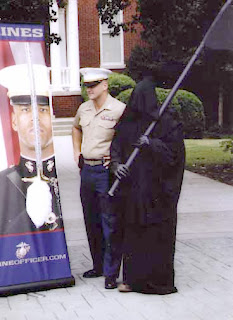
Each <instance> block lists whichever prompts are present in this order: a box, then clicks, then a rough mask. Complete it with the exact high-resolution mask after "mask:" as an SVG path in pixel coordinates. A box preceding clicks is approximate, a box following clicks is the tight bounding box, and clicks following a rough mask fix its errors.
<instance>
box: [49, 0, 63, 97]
mask: <svg viewBox="0 0 233 320" xmlns="http://www.w3.org/2000/svg"><path fill="white" fill-rule="evenodd" d="M51 11H53V12H56V16H55V18H57V20H56V21H50V34H52V33H55V34H58V35H60V33H59V31H60V30H59V16H58V5H57V1H56V0H53V6H52V7H50V12H51ZM50 61H51V69H52V71H51V72H52V90H53V91H59V90H61V56H60V46H59V45H57V44H56V43H52V44H51V45H50Z"/></svg>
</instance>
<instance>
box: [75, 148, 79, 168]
mask: <svg viewBox="0 0 233 320" xmlns="http://www.w3.org/2000/svg"><path fill="white" fill-rule="evenodd" d="M79 157H80V152H75V151H74V161H75V162H76V164H77V165H78V164H79Z"/></svg>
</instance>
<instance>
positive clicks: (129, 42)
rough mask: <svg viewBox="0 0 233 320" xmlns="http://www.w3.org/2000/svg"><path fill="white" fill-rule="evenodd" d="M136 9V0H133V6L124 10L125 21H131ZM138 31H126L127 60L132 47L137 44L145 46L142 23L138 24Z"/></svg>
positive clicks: (125, 48) (125, 47) (125, 49)
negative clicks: (141, 34) (141, 33)
mask: <svg viewBox="0 0 233 320" xmlns="http://www.w3.org/2000/svg"><path fill="white" fill-rule="evenodd" d="M135 10H136V1H135V0H132V1H131V6H130V7H127V8H126V9H125V11H124V22H128V21H131V19H132V15H134V14H135V12H136V11H135ZM136 31H137V32H136V33H134V32H133V33H132V32H130V31H129V32H125V33H124V54H125V61H126V60H128V59H129V57H130V54H131V51H132V49H133V48H134V47H135V46H136V45H140V46H145V45H146V44H145V42H143V41H142V40H141V37H140V32H141V31H142V27H141V25H136Z"/></svg>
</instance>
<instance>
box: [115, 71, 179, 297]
mask: <svg viewBox="0 0 233 320" xmlns="http://www.w3.org/2000/svg"><path fill="white" fill-rule="evenodd" d="M156 113H157V114H158V106H157V101H156V95H155V82H154V81H152V79H151V78H150V77H146V78H144V79H143V80H142V81H141V82H139V83H138V85H137V86H136V88H135V89H134V91H133V93H132V95H131V98H130V101H129V103H128V105H127V108H126V110H125V112H124V114H123V116H122V118H121V120H120V122H119V124H118V125H117V127H116V133H115V136H114V139H113V142H112V146H111V159H112V160H111V162H112V166H113V167H114V165H115V164H116V163H125V162H126V161H127V159H128V157H129V155H130V154H131V152H132V151H133V149H134V147H133V146H132V144H133V143H135V142H136V140H137V139H138V138H139V137H140V136H141V135H142V134H143V133H144V132H145V130H146V129H147V127H148V126H149V124H150V123H151V121H152V120H153V119H152V117H153V116H154V115H155V114H156ZM149 142H150V144H149V145H148V146H143V148H142V149H141V151H140V154H139V155H138V156H137V157H136V159H135V160H134V163H133V164H132V166H131V168H130V176H129V177H127V178H123V179H122V181H121V183H120V186H119V190H118V191H117V192H116V198H117V199H118V198H120V199H121V200H120V204H118V209H119V205H120V210H121V212H122V214H123V224H124V246H123V280H124V283H127V284H128V285H130V286H131V288H132V289H133V291H136V292H142V293H157V294H168V293H172V292H176V291H177V290H176V288H175V286H174V253H175V239H176V222H177V203H178V199H179V195H180V190H181V184H182V179H183V172H184V162H185V149H184V142H183V130H182V125H181V123H180V121H179V120H178V117H177V113H176V111H174V110H172V109H171V108H170V109H167V110H166V111H165V112H164V114H163V115H162V117H161V119H160V120H159V122H158V124H157V126H156V127H155V128H154V130H153V132H152V133H151V134H150V136H149Z"/></svg>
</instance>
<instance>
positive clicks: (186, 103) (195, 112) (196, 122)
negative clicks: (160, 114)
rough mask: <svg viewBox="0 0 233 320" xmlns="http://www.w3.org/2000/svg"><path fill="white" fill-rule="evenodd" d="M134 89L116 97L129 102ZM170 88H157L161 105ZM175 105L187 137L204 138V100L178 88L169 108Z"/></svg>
mask: <svg viewBox="0 0 233 320" xmlns="http://www.w3.org/2000/svg"><path fill="white" fill-rule="evenodd" d="M132 91H133V89H128V90H125V91H122V92H121V93H120V94H119V95H118V96H117V97H116V98H117V99H118V100H120V101H122V102H124V103H126V104H127V103H128V101H129V98H130V95H131V93H132ZM169 92H170V90H168V89H163V88H156V94H157V99H158V104H159V105H160V106H161V105H162V104H163V102H164V101H165V99H166V97H167V95H168V94H169ZM171 107H173V108H174V109H175V110H176V111H177V113H178V115H179V117H180V119H181V121H182V123H183V127H184V136H185V138H202V137H203V133H204V129H205V116H204V110H203V105H202V102H201V101H200V100H199V99H198V98H197V96H196V95H194V94H193V93H191V92H188V91H185V90H178V92H177V93H176V95H175V97H174V98H173V100H172V102H171V104H170V106H169V108H171Z"/></svg>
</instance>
